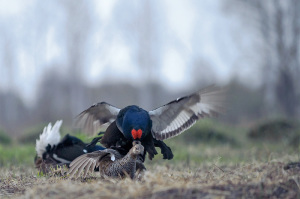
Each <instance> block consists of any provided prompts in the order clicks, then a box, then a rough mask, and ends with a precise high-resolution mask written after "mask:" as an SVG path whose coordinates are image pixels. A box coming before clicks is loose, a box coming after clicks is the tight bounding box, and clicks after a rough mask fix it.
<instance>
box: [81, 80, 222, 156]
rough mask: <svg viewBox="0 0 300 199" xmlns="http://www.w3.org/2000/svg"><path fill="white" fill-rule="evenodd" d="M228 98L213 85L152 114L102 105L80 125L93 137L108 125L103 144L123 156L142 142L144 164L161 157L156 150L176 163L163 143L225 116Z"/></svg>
mask: <svg viewBox="0 0 300 199" xmlns="http://www.w3.org/2000/svg"><path fill="white" fill-rule="evenodd" d="M224 96H225V89H222V88H220V87H217V86H214V85H212V86H209V87H206V88H203V89H201V90H200V91H198V92H195V93H192V94H191V95H188V96H185V97H181V98H178V99H176V100H174V101H171V102H169V103H168V104H165V105H163V106H161V107H159V108H156V109H154V110H152V111H146V110H144V109H142V108H140V107H138V106H136V105H131V106H127V107H125V108H123V109H119V108H117V107H115V106H113V105H110V104H108V103H106V102H100V103H97V104H94V105H92V106H91V107H90V108H88V109H86V110H84V111H83V112H82V113H80V114H79V115H78V116H77V120H76V124H77V125H78V126H79V127H81V128H83V129H84V132H87V133H89V134H93V133H95V132H97V131H98V130H99V128H100V127H101V126H104V125H108V127H107V129H106V131H105V133H104V135H103V137H102V139H101V141H100V142H101V144H102V145H103V146H105V147H107V148H114V149H118V150H119V151H120V152H121V153H123V155H125V154H127V152H128V151H129V150H130V149H131V148H132V141H140V142H141V144H142V145H143V146H144V148H145V150H144V155H143V157H142V159H143V161H144V160H145V155H146V153H148V157H149V159H150V160H151V159H152V158H153V157H154V155H156V154H157V151H156V149H155V147H159V148H160V149H161V153H162V154H163V158H164V159H172V158H173V153H172V150H171V149H170V147H168V146H167V145H166V144H165V143H164V142H163V140H165V139H169V138H172V137H175V136H177V135H179V134H181V133H182V132H184V131H185V130H187V129H188V128H190V127H191V126H193V125H194V124H195V123H196V121H197V120H199V119H201V118H203V117H215V116H217V115H219V114H220V113H223V112H224Z"/></svg>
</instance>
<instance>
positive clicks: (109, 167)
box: [68, 141, 145, 179]
mask: <svg viewBox="0 0 300 199" xmlns="http://www.w3.org/2000/svg"><path fill="white" fill-rule="evenodd" d="M143 153H144V147H143V146H142V145H141V142H139V141H133V147H132V148H131V149H130V150H129V152H128V153H127V154H126V155H125V156H123V155H121V154H120V153H119V152H118V151H116V150H113V149H105V150H101V151H94V152H92V153H87V154H84V155H81V156H79V157H78V158H76V159H75V160H74V161H72V162H71V164H70V169H69V172H68V173H69V174H70V178H72V177H73V176H74V175H75V173H76V172H77V174H76V178H78V177H79V176H80V174H81V173H82V172H83V171H84V174H83V177H84V178H85V177H86V175H87V173H88V171H94V169H95V168H99V172H100V175H101V176H104V177H105V176H107V177H126V175H129V176H130V177H131V178H132V179H133V178H134V176H135V174H136V171H138V172H139V171H142V170H145V167H144V165H143V163H142V162H140V161H139V160H138V156H139V155H141V154H143Z"/></svg>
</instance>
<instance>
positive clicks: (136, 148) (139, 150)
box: [131, 141, 144, 155]
mask: <svg viewBox="0 0 300 199" xmlns="http://www.w3.org/2000/svg"><path fill="white" fill-rule="evenodd" d="M132 145H133V147H132V148H131V153H132V154H133V155H140V154H143V153H144V147H143V145H142V144H141V142H140V141H133V142H132Z"/></svg>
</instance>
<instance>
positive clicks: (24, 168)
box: [0, 126, 300, 198]
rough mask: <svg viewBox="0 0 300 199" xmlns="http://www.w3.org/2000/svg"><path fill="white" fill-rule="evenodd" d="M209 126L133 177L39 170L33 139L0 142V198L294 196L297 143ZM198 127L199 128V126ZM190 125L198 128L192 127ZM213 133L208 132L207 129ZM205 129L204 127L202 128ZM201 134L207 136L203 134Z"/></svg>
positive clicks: (298, 191)
mask: <svg viewBox="0 0 300 199" xmlns="http://www.w3.org/2000/svg"><path fill="white" fill-rule="evenodd" d="M226 128H227V129H230V132H229V131H228V130H226V131H222V132H223V133H221V135H226V136H228V137H226V136H225V137H224V136H220V135H219V134H218V130H219V129H225V128H224V127H223V126H220V127H218V128H217V129H214V131H213V132H214V133H213V134H214V139H213V141H212V140H211V138H209V140H206V141H204V142H201V141H199V140H195V138H196V137H193V136H195V134H194V132H193V129H192V131H191V132H187V133H186V134H187V135H188V134H189V139H183V137H181V138H180V136H179V138H174V139H171V140H170V141H167V144H168V145H169V146H170V147H171V148H172V149H173V151H174V155H175V156H174V159H173V160H162V156H161V155H159V156H156V157H155V159H154V160H153V161H149V160H147V161H146V163H145V164H146V167H147V171H146V172H145V173H144V175H143V176H139V178H138V179H135V180H131V179H129V178H126V179H122V180H120V179H104V178H101V177H99V176H98V174H97V173H96V174H95V173H94V174H91V175H90V176H89V178H87V179H81V178H79V179H68V178H67V177H65V176H59V175H43V174H39V173H38V172H37V170H36V169H35V168H34V165H33V157H34V147H33V146H32V145H30V146H27V145H22V146H20V145H18V144H16V143H15V144H13V145H9V146H1V145H0V155H1V156H0V166H1V167H0V198H6V197H7V198H120V197H121V198H299V197H300V164H295V165H293V166H291V167H286V165H287V164H288V163H290V162H299V147H295V146H291V145H290V141H289V140H282V138H280V140H281V141H276V142H274V140H273V141H272V142H267V141H265V140H260V141H258V140H251V139H249V138H247V131H245V130H243V129H240V128H238V129H232V128H228V127H226ZM202 130H203V129H202ZM194 131H196V132H198V130H197V128H196V129H194ZM210 133H212V132H210ZM202 134H204V133H202ZM201 139H202V140H203V139H207V138H204V137H202V138H201Z"/></svg>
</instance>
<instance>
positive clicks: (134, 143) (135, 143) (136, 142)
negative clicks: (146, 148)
mask: <svg viewBox="0 0 300 199" xmlns="http://www.w3.org/2000/svg"><path fill="white" fill-rule="evenodd" d="M137 144H141V142H140V141H139V140H134V141H133V142H132V145H133V146H135V145H137Z"/></svg>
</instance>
